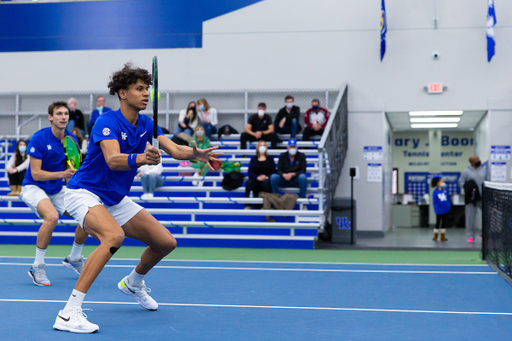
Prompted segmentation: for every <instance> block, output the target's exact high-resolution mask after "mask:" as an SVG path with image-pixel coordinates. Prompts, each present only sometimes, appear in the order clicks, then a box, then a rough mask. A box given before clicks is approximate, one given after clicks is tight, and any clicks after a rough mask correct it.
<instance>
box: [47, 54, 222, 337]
mask: <svg viewBox="0 0 512 341" xmlns="http://www.w3.org/2000/svg"><path fill="white" fill-rule="evenodd" d="M151 84H152V81H151V75H150V73H149V72H148V71H147V70H144V69H140V68H135V67H133V66H132V65H131V64H130V63H128V64H126V65H124V67H123V69H122V70H120V71H117V72H115V73H114V74H113V75H112V76H111V81H110V83H109V84H108V87H109V88H110V94H111V95H115V94H117V96H118V97H119V101H120V103H121V108H120V109H119V110H117V111H111V112H109V113H105V114H103V115H101V116H100V117H99V118H98V121H96V124H95V125H94V128H93V130H92V134H91V136H90V144H89V151H88V153H87V157H86V159H85V161H84V163H83V165H82V166H81V167H80V168H79V170H78V171H77V172H76V173H75V174H74V175H73V176H72V178H71V179H70V181H69V183H68V187H67V189H66V193H65V197H64V201H65V204H66V209H67V211H68V212H69V213H70V214H71V215H72V216H73V218H75V219H76V220H77V221H78V222H79V223H80V226H82V227H83V229H84V230H85V231H86V232H87V233H89V234H90V235H91V236H93V237H94V238H96V239H97V240H99V241H100V245H99V246H98V247H97V248H96V249H95V250H94V251H93V252H92V253H91V255H90V256H89V257H88V258H87V262H85V266H84V269H83V270H82V273H81V275H80V277H79V278H78V282H77V283H76V286H75V288H74V290H73V292H72V293H71V296H70V298H69V300H68V302H67V304H66V306H65V307H64V309H62V310H61V311H60V312H59V314H58V315H57V318H56V321H55V324H54V325H53V327H54V328H55V329H57V330H63V331H69V332H74V333H94V332H96V331H98V329H99V327H98V326H97V325H96V324H93V323H91V322H89V321H88V320H87V318H86V316H85V315H84V314H83V312H82V302H83V300H84V297H85V294H86V293H87V291H88V290H89V288H90V287H91V285H92V283H93V282H94V281H95V279H96V277H97V276H98V275H99V273H100V272H101V270H102V269H103V267H104V266H105V264H106V263H107V262H108V261H109V259H110V258H111V257H112V255H113V254H114V253H115V252H116V251H117V250H118V249H119V248H120V247H121V245H122V244H123V240H124V238H125V237H129V238H133V239H136V240H139V241H142V242H143V243H145V244H146V245H148V247H147V248H146V250H145V251H144V253H143V254H142V257H141V259H140V262H139V263H138V264H137V266H136V267H135V268H134V269H133V271H132V272H131V273H130V274H129V275H128V276H126V277H124V278H122V279H121V281H120V282H119V283H118V288H119V290H121V292H122V293H124V294H126V295H130V296H133V297H134V298H135V299H136V300H137V301H138V302H139V303H140V305H142V306H143V307H144V308H146V309H147V310H157V309H158V303H157V302H156V301H155V300H154V299H153V298H151V297H150V296H149V295H148V291H149V290H148V289H147V288H146V285H145V282H144V277H145V276H146V274H147V273H148V272H149V270H151V269H152V268H153V267H154V266H155V265H156V264H157V263H158V262H159V261H160V260H161V259H162V258H163V257H165V256H166V255H168V254H169V253H170V252H171V251H172V250H174V249H175V248H176V239H174V237H173V236H172V234H171V233H170V232H169V230H168V229H166V228H165V227H164V226H162V224H160V223H159V222H158V221H157V220H156V219H155V218H154V217H153V216H152V215H151V214H149V213H148V212H147V211H146V210H145V209H144V208H143V207H141V206H140V205H138V204H136V203H134V202H133V201H132V200H131V199H130V198H129V197H127V196H126V195H127V194H128V193H129V191H130V187H131V186H132V183H133V180H134V177H135V174H136V172H137V168H138V167H139V166H142V165H156V164H159V163H160V158H161V154H162V151H161V150H158V149H156V148H154V147H153V146H151V144H150V142H151V140H152V138H153V120H152V119H150V118H149V117H147V116H146V115H141V114H139V112H140V111H141V110H144V109H146V107H147V105H148V101H149V91H148V89H149V86H150V85H151ZM158 142H159V145H160V147H161V148H162V149H163V150H164V151H165V152H167V153H168V154H169V155H171V156H172V157H173V158H175V159H179V160H192V159H197V160H199V161H203V162H206V163H207V165H208V167H210V168H211V169H212V170H213V168H212V167H211V165H210V161H213V160H218V159H217V156H218V155H221V154H220V153H213V152H212V151H213V150H214V149H216V148H217V147H212V148H208V149H204V150H202V149H198V148H197V146H196V145H195V144H194V145H193V146H192V148H190V147H187V146H178V145H176V144H175V143H174V142H172V141H171V140H169V139H168V138H166V137H165V136H164V135H163V133H162V131H161V130H160V128H159V127H158Z"/></svg>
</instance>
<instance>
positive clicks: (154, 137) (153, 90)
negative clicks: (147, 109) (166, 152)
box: [151, 56, 159, 149]
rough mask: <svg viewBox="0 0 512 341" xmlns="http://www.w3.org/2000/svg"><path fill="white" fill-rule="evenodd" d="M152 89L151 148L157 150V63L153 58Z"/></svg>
mask: <svg viewBox="0 0 512 341" xmlns="http://www.w3.org/2000/svg"><path fill="white" fill-rule="evenodd" d="M152 77H153V89H152V90H151V91H152V96H151V97H152V98H151V101H152V102H153V143H152V145H153V147H155V148H156V149H159V148H158V61H157V58H156V56H154V57H153V75H152Z"/></svg>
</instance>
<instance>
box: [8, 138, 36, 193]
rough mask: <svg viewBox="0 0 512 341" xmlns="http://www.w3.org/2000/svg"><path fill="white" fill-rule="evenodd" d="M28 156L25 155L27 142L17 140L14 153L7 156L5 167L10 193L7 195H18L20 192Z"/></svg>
mask: <svg viewBox="0 0 512 341" xmlns="http://www.w3.org/2000/svg"><path fill="white" fill-rule="evenodd" d="M29 162H30V157H29V156H28V155H27V142H26V141H25V140H19V141H18V143H17V144H16V149H15V150H14V155H13V156H11V157H10V158H9V161H7V164H6V165H5V168H6V169H7V173H9V185H10V186H11V193H8V194H7V195H11V196H18V195H20V193H21V184H22V183H23V179H24V178H25V171H26V170H27V168H28V165H29Z"/></svg>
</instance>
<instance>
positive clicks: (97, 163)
mask: <svg viewBox="0 0 512 341" xmlns="http://www.w3.org/2000/svg"><path fill="white" fill-rule="evenodd" d="M158 135H163V133H162V130H160V127H158ZM152 139H153V120H152V119H150V118H149V117H147V116H146V115H141V114H139V117H138V125H137V126H134V125H133V124H131V123H130V122H128V120H127V119H126V118H125V117H124V116H123V114H122V113H121V109H119V110H117V111H111V112H108V113H105V114H103V115H101V116H100V117H99V118H98V120H97V121H96V124H95V125H94V128H93V129H92V133H91V140H90V142H89V150H88V151H87V156H86V158H85V161H84V163H83V165H82V166H81V167H80V168H79V169H78V171H77V172H76V173H75V174H73V176H72V177H71V180H69V182H68V188H73V189H79V188H84V189H86V190H88V191H90V192H92V193H94V194H96V195H97V196H99V197H100V199H101V200H102V201H103V203H104V204H105V205H107V206H113V205H117V204H119V202H121V200H123V198H124V197H125V196H126V195H127V194H128V192H130V188H131V186H132V183H133V179H134V177H135V174H136V173H137V169H130V170H111V169H110V168H109V167H108V165H107V162H106V161H105V156H104V155H103V152H102V150H101V146H100V142H101V141H103V140H117V141H118V142H119V147H120V151H121V153H123V154H132V153H137V154H141V153H144V150H145V149H146V144H147V143H148V142H151V141H152Z"/></svg>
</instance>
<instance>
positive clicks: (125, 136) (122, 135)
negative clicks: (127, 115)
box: [121, 132, 128, 140]
mask: <svg viewBox="0 0 512 341" xmlns="http://www.w3.org/2000/svg"><path fill="white" fill-rule="evenodd" d="M127 137H128V134H126V133H123V132H122V133H121V138H122V139H123V140H126V138H127Z"/></svg>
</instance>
